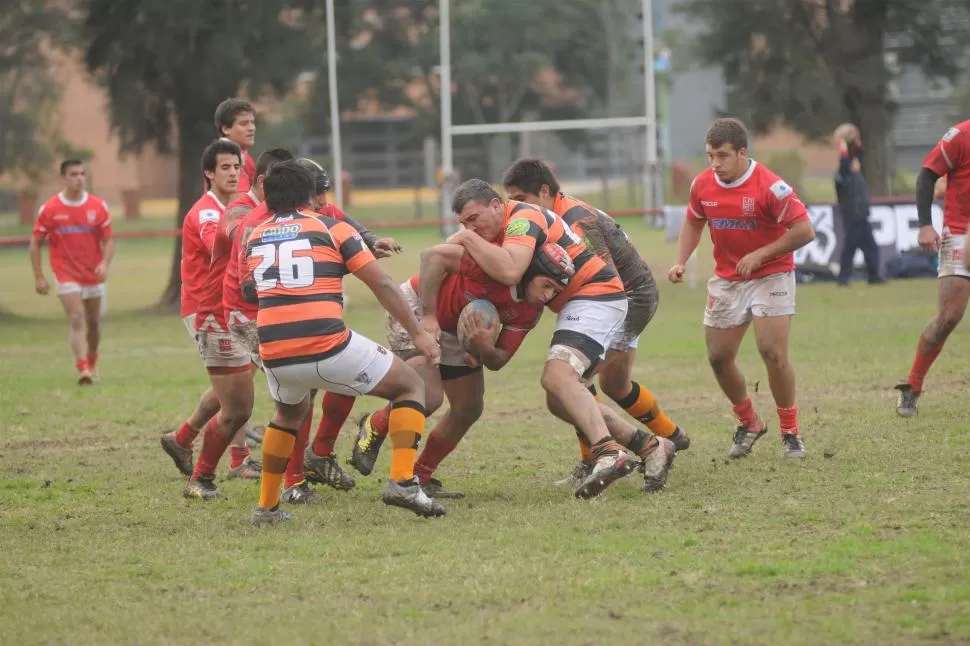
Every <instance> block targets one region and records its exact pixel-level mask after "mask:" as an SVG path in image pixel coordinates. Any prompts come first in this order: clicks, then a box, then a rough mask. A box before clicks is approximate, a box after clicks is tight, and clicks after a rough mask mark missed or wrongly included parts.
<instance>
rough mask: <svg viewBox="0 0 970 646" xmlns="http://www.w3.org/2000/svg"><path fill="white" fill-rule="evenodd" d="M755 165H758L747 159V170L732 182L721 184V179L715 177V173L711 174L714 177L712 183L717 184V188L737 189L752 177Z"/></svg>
mask: <svg viewBox="0 0 970 646" xmlns="http://www.w3.org/2000/svg"><path fill="white" fill-rule="evenodd" d="M757 165H758V162H756V161H755V160H753V159H749V160H748V170H746V171H744V175H742V176H741V177H739V178H737V179H736V180H734V181H733V182H722V181H721V178H720V177H718V176H717V173H712V175H714V181H715V182H717V184H718V186H720V187H721V188H737V187H739V186H741V185H742V184H744V183H745V182H747V181H748V180H749V179H750V178H751V176H752V175H754V169H755V166H757Z"/></svg>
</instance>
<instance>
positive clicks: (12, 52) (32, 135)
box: [0, 0, 72, 181]
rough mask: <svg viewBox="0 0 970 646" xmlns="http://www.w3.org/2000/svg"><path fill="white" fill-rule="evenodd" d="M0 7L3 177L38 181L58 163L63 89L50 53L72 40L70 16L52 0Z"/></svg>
mask: <svg viewBox="0 0 970 646" xmlns="http://www.w3.org/2000/svg"><path fill="white" fill-rule="evenodd" d="M3 4H4V5H16V6H8V7H6V8H4V9H3V10H2V11H0V175H4V174H12V175H20V176H23V177H25V178H27V179H30V180H34V181H36V180H37V179H39V178H40V176H42V175H43V174H44V172H45V171H49V170H50V168H51V166H52V165H53V163H54V158H53V153H54V150H55V149H56V146H57V145H58V144H59V143H60V142H59V129H58V125H59V124H58V119H57V114H56V108H57V102H58V99H59V96H60V94H59V91H58V86H57V82H56V80H55V79H54V78H53V76H52V75H51V69H50V68H51V61H50V54H51V53H52V52H55V51H57V50H59V49H63V48H66V47H68V46H69V45H70V44H71V35H72V34H71V29H70V24H69V22H68V20H67V19H66V17H65V15H64V14H63V13H62V11H61V9H60V8H59V7H58V6H57V5H58V3H56V2H53V1H50V0H21V1H18V2H12V1H11V0H6V1H5V2H3Z"/></svg>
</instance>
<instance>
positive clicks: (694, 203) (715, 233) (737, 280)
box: [667, 118, 815, 459]
mask: <svg viewBox="0 0 970 646" xmlns="http://www.w3.org/2000/svg"><path fill="white" fill-rule="evenodd" d="M706 146H707V159H708V163H709V164H710V166H709V167H708V168H707V169H706V170H705V171H704V172H702V173H701V174H700V175H698V176H697V177H696V178H694V182H693V184H691V189H690V206H689V207H688V209H687V216H686V218H685V219H684V224H683V225H682V227H681V230H680V240H679V247H678V251H677V262H676V263H675V264H674V266H673V267H671V268H670V270H669V272H668V273H667V277H668V278H669V279H670V281H671V282H672V283H675V284H677V283H682V282H683V280H684V272H685V271H686V269H685V266H686V264H687V259H688V258H690V256H691V254H692V253H693V252H694V250H695V249H696V248H697V245H698V243H699V242H700V239H701V234H702V233H703V231H704V224H705V223H709V224H710V230H711V240H712V241H713V242H714V262H715V270H714V271H715V274H716V275H715V276H714V277H713V278H711V279H710V280H709V281H708V283H707V308H706V310H705V312H704V332H705V335H704V339H705V342H706V344H707V356H708V361H709V362H710V364H711V368H713V370H714V376H715V377H716V378H717V381H718V384H719V385H720V386H721V390H722V391H724V394H725V395H727V398H728V399H729V400H730V401H731V404H732V406H733V409H734V414H735V416H736V417H737V419H738V427H737V430H736V431H735V433H734V443H733V445H732V447H731V451H730V454H729V455H730V457H732V458H741V457H744V456H746V455H748V454H749V453H751V449H752V447H753V446H754V443H755V442H756V441H757V440H758V439H759V438H761V436H763V435H764V434H765V433H766V432H767V430H768V426H767V425H766V424H765V422H764V420H762V419H761V416H760V415H758V413H757V412H756V411H755V408H754V404H752V402H751V398H750V397H748V391H747V385H746V384H745V380H744V375H742V374H741V371H740V369H739V368H738V365H737V361H736V359H737V354H738V348H739V347H740V345H741V341H742V339H744V335H745V333H746V332H747V330H748V326H749V325H750V324H751V323H752V321H753V322H754V336H755V343H756V344H757V346H758V352H759V353H760V354H761V358H762V360H763V361H764V364H765V368H766V369H767V371H768V385H769V386H770V388H771V394H772V397H773V398H774V400H775V406H776V407H777V411H778V420H779V428H780V430H781V440H782V448H783V452H784V455H785V457H787V458H793V459H804V458H805V444H804V442H803V441H802V437H801V435H800V433H799V428H798V408H797V407H796V406H795V371H794V370H793V368H792V365H791V362H790V361H789V358H788V337H789V333H790V330H791V317H792V316H794V314H795V261H794V257H793V254H792V252H793V251H794V250H795V249H799V248H801V247H803V246H805V245H807V244H808V243H810V242H811V241H812V240H814V239H815V230H814V229H813V227H812V223H811V220H809V217H808V212H807V210H806V209H805V205H804V204H802V202H801V200H799V199H798V195H796V194H795V191H794V190H793V189H792V187H791V186H789V185H788V184H786V183H785V181H784V180H782V179H781V178H780V177H778V176H777V175H775V174H774V173H773V172H771V171H770V170H768V169H767V168H765V167H764V166H762V165H761V164H759V163H758V162H756V161H755V160H753V159H750V158H749V157H748V133H747V130H746V129H745V127H744V125H743V124H742V123H741V122H740V121H738V120H737V119H731V118H724V119H717V120H716V121H714V123H713V124H712V125H711V126H710V128H709V129H708V131H707V137H706Z"/></svg>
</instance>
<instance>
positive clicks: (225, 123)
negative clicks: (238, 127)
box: [215, 97, 256, 137]
mask: <svg viewBox="0 0 970 646" xmlns="http://www.w3.org/2000/svg"><path fill="white" fill-rule="evenodd" d="M246 112H249V113H251V114H256V111H255V110H254V109H253V105H252V104H251V103H250V102H249V101H247V100H245V99H239V98H236V97H232V98H231V99H226V100H225V101H223V102H222V103H220V104H219V105H217V106H216V117H215V124H216V132H218V133H219V136H220V137H225V135H224V134H223V132H222V129H223V128H232V124H234V123H236V117H238V116H239V115H240V114H244V113H246Z"/></svg>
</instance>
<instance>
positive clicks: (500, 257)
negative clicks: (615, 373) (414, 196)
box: [450, 179, 675, 498]
mask: <svg viewBox="0 0 970 646" xmlns="http://www.w3.org/2000/svg"><path fill="white" fill-rule="evenodd" d="M452 201H453V203H452V208H453V209H454V211H455V213H457V214H458V220H459V222H461V224H462V225H463V226H464V229H462V230H460V231H458V232H457V233H456V234H454V235H453V236H452V237H451V239H450V241H451V242H454V243H456V244H460V245H462V246H463V247H464V248H465V251H466V252H467V253H468V254H469V255H470V256H471V257H472V258H473V259H474V260H475V261H476V262H477V263H478V265H479V266H481V268H482V269H483V270H484V271H485V273H487V274H488V275H489V276H491V277H492V278H494V279H495V280H498V281H499V282H501V283H503V284H505V285H509V286H512V285H516V284H518V283H519V282H521V280H522V277H523V275H524V274H525V272H526V270H527V269H528V267H529V265H530V263H531V259H532V256H533V254H534V251H535V249H536V247H537V246H539V245H541V244H543V243H545V242H546V241H551V242H555V243H557V244H559V245H560V246H561V247H563V248H564V249H565V250H566V252H567V253H568V254H569V256H570V257H571V258H572V260H573V264H574V265H575V268H576V275H575V276H574V277H573V278H572V280H570V282H569V286H568V287H567V288H566V289H565V290H563V292H562V293H561V294H559V296H557V297H556V298H555V299H553V300H552V301H551V302H550V303H549V306H548V307H549V308H550V309H551V310H552V311H553V312H556V313H557V314H558V318H557V319H556V330H555V332H554V333H553V337H552V341H551V344H550V348H549V354H548V356H547V358H546V364H545V367H544V368H543V372H542V379H541V383H542V387H543V389H544V390H545V391H546V403H547V405H548V407H549V410H550V412H552V413H553V414H554V415H556V416H557V417H559V418H560V419H562V420H563V421H565V422H567V423H569V424H572V425H574V426H576V427H577V428H579V429H580V430H581V431H582V432H583V434H584V435H585V436H586V438H587V440H589V443H590V446H591V453H592V461H593V463H594V466H593V469H592V470H591V472H590V474H589V475H588V476H587V477H586V479H585V480H584V481H583V482H582V483H581V484H580V485H579V487H578V488H577V489H576V496H577V497H580V498H591V497H594V496H597V495H599V493H600V492H602V491H603V490H604V489H605V488H606V487H608V486H609V485H610V484H611V483H612V482H614V481H615V480H617V479H619V478H621V477H623V476H625V475H627V474H629V473H630V472H631V471H632V470H633V469H634V468H635V465H634V464H633V462H632V460H630V458H629V457H628V455H627V454H626V452H625V451H624V450H623V447H622V446H621V445H620V444H618V443H617V441H616V440H614V439H613V438H612V437H611V436H610V432H609V428H608V426H607V423H606V421H605V420H604V417H603V412H602V410H601V408H600V406H599V404H598V402H597V401H596V399H595V398H594V397H593V394H592V393H591V392H590V391H589V390H587V388H586V383H585V380H588V379H589V378H590V377H591V376H593V375H594V374H595V372H596V369H597V368H598V367H599V366H598V364H599V363H600V361H601V360H602V359H603V358H604V355H605V353H606V350H607V348H609V347H610V344H611V343H612V342H613V339H614V337H615V336H616V335H618V334H620V333H621V332H622V330H623V321H624V319H625V318H626V314H627V298H626V292H625V291H624V289H623V283H622V282H620V279H619V277H618V276H617V274H616V271H615V270H613V269H612V268H611V267H609V266H607V264H606V263H605V262H604V261H603V260H602V259H601V258H600V257H599V256H597V255H595V254H594V253H593V252H592V251H590V250H589V249H588V248H587V247H586V245H585V244H584V243H583V242H582V240H581V239H580V238H579V237H578V236H577V235H576V234H575V233H573V231H572V230H571V229H570V227H569V225H568V224H566V222H565V221H563V219H562V218H561V217H559V216H558V215H556V214H555V213H553V212H552V211H549V210H548V209H543V208H542V207H537V206H533V205H531V204H526V203H524V202H517V201H515V200H508V201H506V202H503V201H502V199H501V197H499V195H498V193H497V192H496V191H495V189H493V188H492V186H491V185H490V184H489V183H488V182H485V181H483V180H480V179H472V180H468V181H466V182H464V183H463V184H461V185H460V186H459V187H458V188H457V189H456V190H455V194H454V196H453V198H452ZM643 438H646V439H643ZM640 439H643V446H640V445H639V440H638V441H637V444H636V445H635V446H636V448H637V449H638V450H637V451H636V452H637V453H638V454H639V455H640V457H641V458H642V459H643V461H644V462H643V465H642V466H643V469H644V478H645V484H644V489H645V490H646V491H656V490H659V489H662V488H663V484H664V483H666V476H667V472H668V470H669V468H670V461H671V460H672V458H673V454H674V451H675V448H674V445H673V442H671V441H670V440H668V439H667V438H657V437H656V436H654V435H652V434H650V435H648V434H646V433H643V434H642V437H641V438H640Z"/></svg>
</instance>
